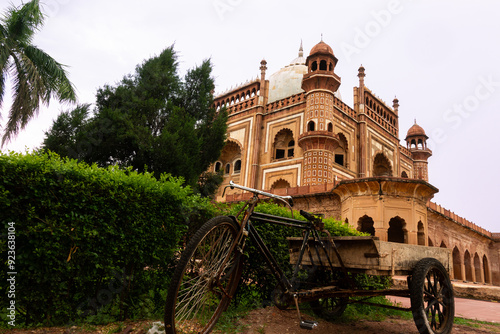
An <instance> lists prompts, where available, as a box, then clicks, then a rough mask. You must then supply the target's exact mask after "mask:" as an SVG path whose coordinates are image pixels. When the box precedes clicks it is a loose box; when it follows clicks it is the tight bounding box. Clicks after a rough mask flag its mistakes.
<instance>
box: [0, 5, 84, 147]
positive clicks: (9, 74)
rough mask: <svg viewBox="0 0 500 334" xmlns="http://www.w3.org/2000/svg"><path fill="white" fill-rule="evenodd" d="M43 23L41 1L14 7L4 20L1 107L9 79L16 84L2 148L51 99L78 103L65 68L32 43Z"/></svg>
mask: <svg viewBox="0 0 500 334" xmlns="http://www.w3.org/2000/svg"><path fill="white" fill-rule="evenodd" d="M43 20H44V15H43V13H42V12H41V10H40V3H39V1H38V0H32V1H29V2H27V3H25V4H24V5H22V6H20V7H14V6H11V7H9V8H7V10H6V11H5V14H4V15H3V17H2V18H1V19H0V107H1V106H2V102H3V98H4V96H5V90H6V81H7V79H8V78H10V79H11V80H12V84H13V103H12V106H11V108H10V111H9V117H8V121H7V125H6V128H5V130H4V134H3V138H2V146H3V145H4V144H5V143H7V142H8V141H10V140H11V139H12V137H13V136H15V135H16V134H17V133H18V132H19V131H20V130H21V129H23V128H24V127H25V126H26V125H27V124H28V122H29V121H30V120H31V119H32V118H33V117H34V116H36V115H37V114H38V112H39V110H40V104H41V103H44V104H47V105H48V104H49V102H50V99H51V97H56V98H57V99H58V100H59V101H65V102H68V101H75V100H76V95H75V91H74V88H73V85H72V84H71V82H70V81H69V80H68V78H67V74H66V71H65V69H64V66H63V65H61V64H60V63H58V62H57V61H56V60H54V59H53V58H52V57H51V56H50V55H48V54H47V53H45V52H44V51H43V50H41V49H39V48H38V47H36V46H34V45H33V44H32V43H33V37H34V35H35V33H36V31H38V30H39V29H40V28H41V27H42V25H43Z"/></svg>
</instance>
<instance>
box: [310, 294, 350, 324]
mask: <svg viewBox="0 0 500 334" xmlns="http://www.w3.org/2000/svg"><path fill="white" fill-rule="evenodd" d="M348 303H349V298H346V297H341V298H332V297H330V298H321V299H318V300H314V301H312V302H309V305H310V306H311V308H312V310H313V312H314V314H316V315H317V316H318V317H320V318H322V319H325V320H327V321H335V320H337V319H338V318H339V317H340V316H341V315H342V314H343V313H344V311H345V309H346V308H347V304H348Z"/></svg>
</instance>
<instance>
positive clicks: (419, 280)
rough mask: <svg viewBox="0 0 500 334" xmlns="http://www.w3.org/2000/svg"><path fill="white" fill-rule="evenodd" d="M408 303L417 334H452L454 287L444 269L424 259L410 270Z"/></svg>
mask: <svg viewBox="0 0 500 334" xmlns="http://www.w3.org/2000/svg"><path fill="white" fill-rule="evenodd" d="M410 299H411V311H412V313H413V319H414V320H415V324H416V325H417V329H418V331H419V333H421V334H447V333H450V332H451V328H452V326H453V319H454V317H455V301H454V297H453V286H452V285H451V282H450V278H449V277H448V273H447V272H446V269H445V268H444V266H443V265H442V264H441V263H440V262H439V261H438V260H436V259H433V258H425V259H422V260H420V261H419V262H418V263H417V264H416V266H415V268H413V273H412V279H411V283H410Z"/></svg>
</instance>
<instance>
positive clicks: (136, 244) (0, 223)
mask: <svg viewBox="0 0 500 334" xmlns="http://www.w3.org/2000/svg"><path fill="white" fill-rule="evenodd" d="M0 175H1V178H0V229H1V230H0V234H1V235H2V236H6V235H7V233H8V231H9V226H10V227H11V228H10V231H11V232H12V230H13V229H12V227H14V228H15V233H14V234H13V235H15V263H14V264H13V267H12V268H10V269H14V270H9V268H7V269H4V270H2V271H1V273H0V280H1V281H2V282H4V283H5V282H6V280H7V278H8V277H10V276H7V273H8V272H11V271H15V272H16V273H17V274H15V275H14V278H15V285H13V287H15V296H12V297H13V298H7V299H6V298H4V297H5V296H7V292H8V291H6V290H8V289H10V290H12V289H11V287H10V285H9V286H7V285H6V284H0V294H1V295H2V296H4V297H3V298H1V302H0V307H1V309H2V311H1V312H2V319H5V316H6V315H5V310H6V309H7V306H8V305H10V304H9V303H10V302H11V300H15V305H16V312H17V315H16V322H15V324H16V325H22V324H25V325H36V324H45V325H54V324H68V323H70V322H71V321H77V320H86V321H89V319H91V320H92V317H93V318H94V319H93V320H94V321H96V322H105V321H107V320H108V319H107V318H106V317H110V316H111V317H113V319H116V318H130V317H141V316H150V315H151V314H153V313H155V312H158V308H160V309H161V308H163V301H164V297H165V295H164V294H165V291H166V288H167V284H168V280H169V276H170V271H171V259H172V257H173V254H174V252H175V251H176V250H177V247H178V246H177V245H179V240H180V238H181V236H182V233H183V232H184V231H185V230H186V225H185V224H184V223H186V222H187V221H186V220H187V219H189V217H191V218H195V219H198V220H199V219H200V217H202V219H206V218H209V217H211V216H212V215H213V214H214V210H215V209H214V208H213V207H212V206H211V205H210V204H209V203H208V202H206V201H204V200H202V199H200V198H199V197H197V196H193V195H192V194H191V190H190V189H189V188H184V187H182V186H181V185H182V179H176V178H172V177H169V176H164V177H162V179H161V180H159V181H158V180H156V179H155V178H154V177H153V176H152V174H148V173H146V174H138V173H136V172H133V171H131V170H120V169H118V168H115V167H109V168H107V169H103V168H98V167H96V166H88V165H86V164H84V163H78V162H77V161H75V160H67V159H60V158H59V157H58V156H56V155H54V154H43V155H42V154H36V153H33V154H25V155H22V154H16V153H11V154H8V155H5V154H4V155H0ZM11 235H12V233H11ZM9 238H10V239H13V238H14V237H12V236H9ZM7 239H8V238H6V237H2V238H1V241H0V250H1V254H2V261H3V262H4V263H7V259H8V254H7V245H8V243H7ZM11 241H12V240H11ZM12 245H13V243H10V244H9V246H12ZM9 254H12V253H9ZM7 264H8V263H7ZM11 276H12V275H11ZM11 292H12V291H11ZM9 321H10V320H9ZM2 322H3V321H2Z"/></svg>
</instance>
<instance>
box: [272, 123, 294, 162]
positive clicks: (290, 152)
mask: <svg viewBox="0 0 500 334" xmlns="http://www.w3.org/2000/svg"><path fill="white" fill-rule="evenodd" d="M273 145H274V159H276V160H279V159H288V158H293V156H294V154H295V140H294V139H293V132H292V131H291V130H290V129H282V130H280V131H279V132H278V133H277V134H276V136H275V137H274V144H273Z"/></svg>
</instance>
